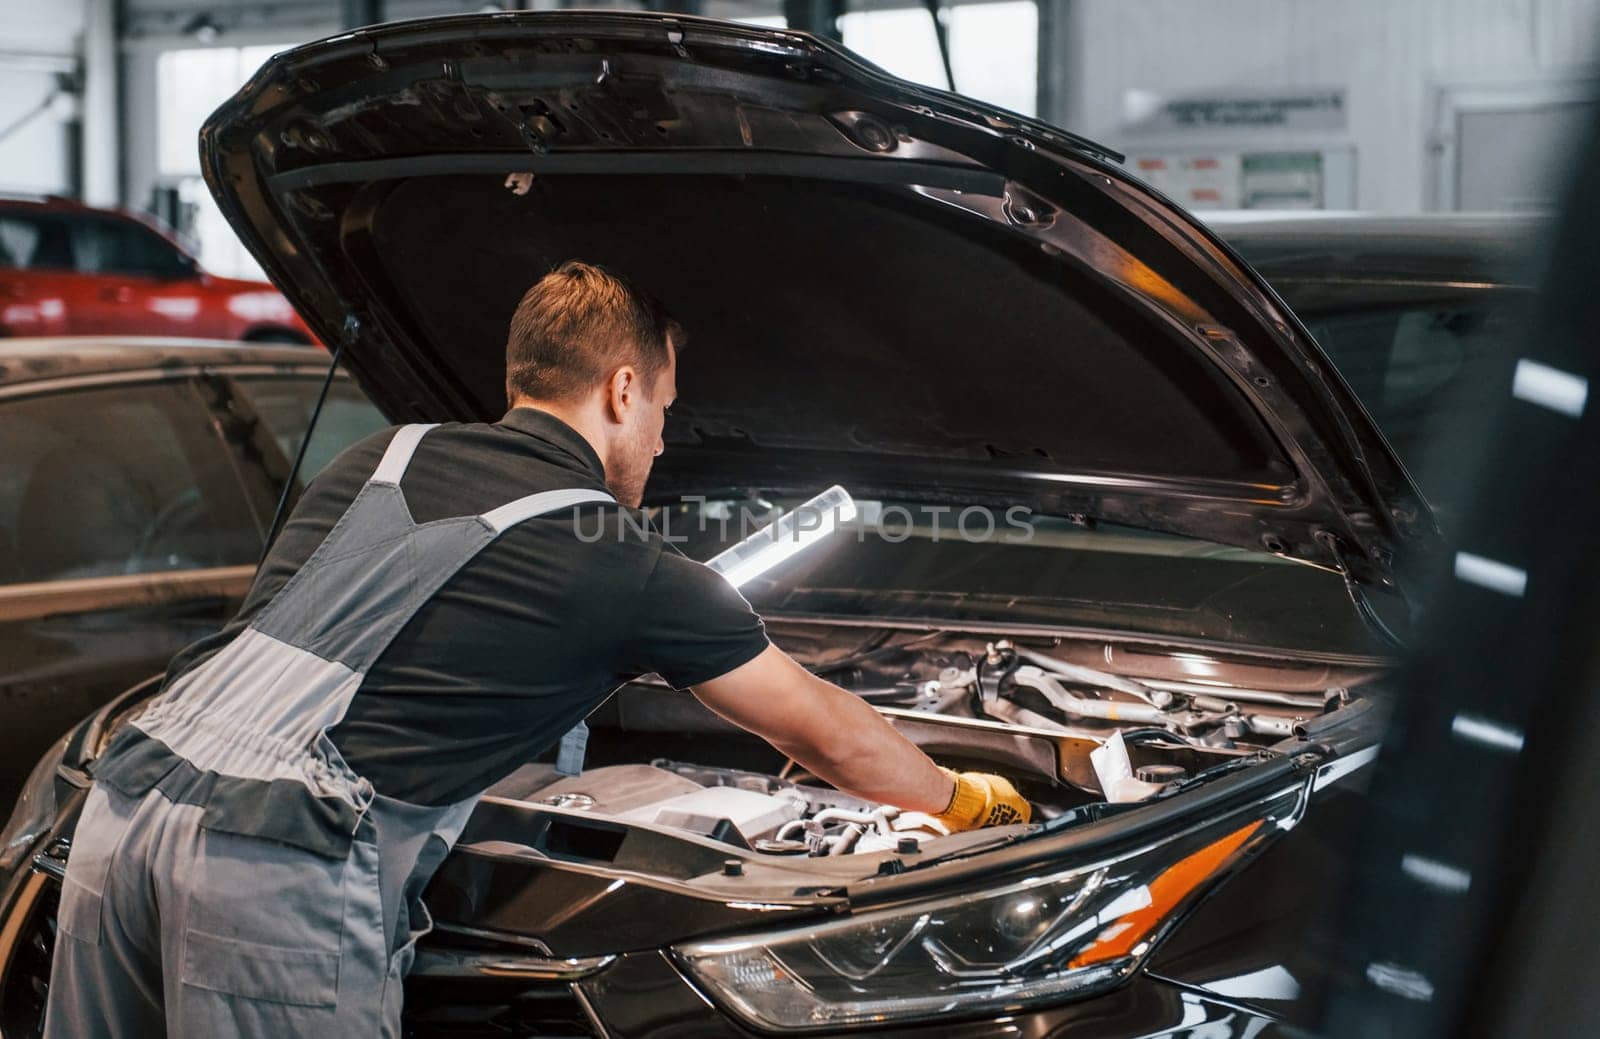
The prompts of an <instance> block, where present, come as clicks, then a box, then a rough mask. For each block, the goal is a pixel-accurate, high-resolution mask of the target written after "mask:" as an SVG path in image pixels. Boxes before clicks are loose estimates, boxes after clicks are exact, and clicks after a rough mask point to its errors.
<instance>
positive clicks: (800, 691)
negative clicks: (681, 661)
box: [695, 647, 954, 813]
mask: <svg viewBox="0 0 1600 1039" xmlns="http://www.w3.org/2000/svg"><path fill="white" fill-rule="evenodd" d="M695 695H696V696H698V697H699V698H700V700H701V701H702V702H704V703H705V704H706V706H708V707H710V708H711V709H712V710H714V711H716V712H717V713H718V714H720V715H722V716H723V717H725V718H727V719H728V720H729V721H731V722H733V723H734V724H736V725H738V726H740V727H742V728H745V729H748V730H749V731H751V732H753V733H755V734H756V735H758V736H761V737H762V738H763V739H765V740H766V741H767V742H769V743H771V744H772V745H773V746H774V747H777V748H778V749H779V750H781V751H783V752H784V753H785V754H788V755H789V756H790V757H792V758H794V759H795V760H796V761H797V762H799V763H800V764H801V765H803V766H805V767H806V768H807V769H809V770H810V771H811V772H812V773H813V774H814V775H816V776H817V777H818V778H820V779H823V780H826V781H827V782H829V783H831V784H832V785H834V786H836V787H838V788H839V789H840V790H843V791H845V792H846V793H850V794H854V795H855V796H857V797H861V798H865V799H866V800H869V801H879V802H882V803H884V804H892V805H895V806H896V807H899V808H905V809H909V810H912V811H919V812H935V813H936V812H942V811H944V809H945V808H946V807H947V806H948V805H949V804H950V798H951V793H952V791H953V789H954V785H953V783H952V781H951V779H950V777H949V776H947V775H946V774H945V773H943V772H941V771H940V770H939V768H938V766H936V765H935V764H934V763H933V761H932V760H930V759H929V757H928V756H927V755H926V754H924V753H923V752H922V751H921V750H920V749H919V748H918V747H917V745H916V744H914V743H912V742H911V741H910V740H908V739H906V738H905V736H903V735H901V733H900V732H899V731H897V730H896V729H895V728H894V726H892V725H890V724H889V721H888V719H886V718H884V716H883V715H881V714H879V713H878V712H877V711H875V710H873V709H872V706H871V705H870V704H868V703H866V701H864V700H862V699H861V698H860V697H858V696H855V695H853V694H851V693H848V692H846V691H845V690H843V689H840V688H839V687H838V686H836V685H833V684H832V683H831V682H826V681H823V680H822V679H820V678H818V677H816V676H815V675H813V674H811V673H810V672H809V671H807V670H805V668H803V667H801V666H800V665H799V664H797V663H795V662H794V661H793V660H791V659H790V658H789V657H788V655H787V654H785V653H783V651H781V650H779V649H777V648H776V647H771V648H769V649H768V650H767V651H766V652H765V653H763V654H762V655H761V656H759V657H757V658H756V659H755V660H752V661H751V662H750V663H748V664H746V665H744V666H743V667H740V668H737V669H735V670H734V671H732V672H730V673H729V674H727V675H724V676H723V677H721V678H719V679H716V680H714V681H711V682H707V683H704V684H702V685H700V686H697V687H696V689H695Z"/></svg>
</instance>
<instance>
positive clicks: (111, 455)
mask: <svg viewBox="0 0 1600 1039" xmlns="http://www.w3.org/2000/svg"><path fill="white" fill-rule="evenodd" d="M0 444H4V445H5V450H4V451H0V559H3V560H4V561H5V563H0V582H6V583H12V582H19V581H22V582H27V581H50V580H60V579H65V578H77V577H103V576H110V575H116V574H137V573H149V572H155V571H168V570H186V569H194V568H198V567H210V566H229V565H235V564H241V563H254V562H255V560H256V557H257V555H258V554H259V553H260V551H261V531H260V529H259V528H258V526H257V524H256V521H255V518H254V516H253V515H252V514H251V513H250V511H249V509H248V506H247V504H246V501H245V498H244V495H243V492H242V491H241V490H240V489H239V486H238V484H237V482H236V479H235V477H234V475H233V470H232V466H231V463H230V461H229V459H228V456H227V454H226V452H225V450H224V449H223V447H222V445H221V441H220V440H219V439H218V438H217V436H216V433H215V431H214V429H213V427H212V424H211V419H210V417H209V415H208V413H207V412H206V411H205V410H204V408H203V407H202V406H201V403H200V401H199V399H198V397H197V396H196V395H195V394H194V393H193V391H192V390H191V389H190V387H189V386H188V384H187V383H184V382H162V383H149V384H137V385H128V386H119V387H107V388H97V389H92V390H82V391H67V392H60V393H51V394H47V395H41V396H37V397H25V398H21V399H16V400H4V401H0Z"/></svg>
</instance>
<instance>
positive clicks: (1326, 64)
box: [1049, 0, 1600, 211]
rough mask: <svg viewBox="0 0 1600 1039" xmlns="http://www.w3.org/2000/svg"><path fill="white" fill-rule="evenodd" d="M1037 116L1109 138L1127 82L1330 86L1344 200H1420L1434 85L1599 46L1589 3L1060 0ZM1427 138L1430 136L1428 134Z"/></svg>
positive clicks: (1183, 86) (1513, 72) (1575, 72)
mask: <svg viewBox="0 0 1600 1039" xmlns="http://www.w3.org/2000/svg"><path fill="white" fill-rule="evenodd" d="M1065 3H1066V5H1067V9H1066V11H1064V12H1063V14H1064V15H1065V20H1068V21H1070V30H1069V31H1066V32H1064V33H1063V34H1062V38H1061V44H1060V46H1061V47H1062V48H1063V49H1064V50H1066V51H1067V53H1058V55H1057V56H1058V57H1059V58H1060V59H1061V62H1062V64H1061V73H1060V78H1059V80H1058V82H1060V83H1061V86H1062V90H1063V95H1064V96H1062V97H1061V98H1059V99H1058V100H1059V104H1060V107H1058V108H1057V109H1056V111H1054V112H1052V113H1049V114H1051V115H1053V116H1055V117H1056V118H1057V119H1058V121H1060V122H1061V123H1062V124H1063V125H1065V126H1066V127H1067V128H1068V129H1071V130H1074V131H1076V132H1079V133H1083V134H1085V135H1086V136H1088V137H1090V138H1092V139H1095V140H1098V141H1101V142H1103V143H1105V144H1108V145H1110V146H1112V147H1122V146H1124V145H1126V144H1127V143H1128V142H1127V141H1126V140H1125V135H1124V134H1123V131H1122V126H1123V105H1124V98H1125V96H1126V94H1127V92H1128V91H1130V90H1148V91H1154V92H1157V93H1162V94H1181V93H1183V92H1187V91H1212V92H1215V91H1220V90H1226V89H1227V88H1230V87H1240V88H1285V87H1287V88H1294V87H1305V88H1321V87H1330V86H1331V87H1342V88H1343V89H1344V91H1345V96H1346V105H1347V113H1348V131H1347V133H1346V136H1347V138H1348V142H1349V143H1351V144H1353V145H1354V147H1355V149H1356V192H1355V204H1356V205H1357V206H1358V207H1360V208H1362V209H1370V210H1383V211H1409V210H1418V209H1422V208H1425V206H1426V205H1427V204H1428V203H1429V202H1430V201H1431V199H1430V177H1431V176H1432V173H1433V170H1432V167H1431V160H1430V140H1429V137H1430V134H1431V133H1432V132H1433V130H1434V129H1435V122H1436V119H1435V110H1436V101H1437V98H1438V93H1439V90H1440V88H1441V87H1446V86H1452V85H1454V86H1461V85H1471V84H1489V83H1512V84H1526V83H1530V82H1542V81H1546V80H1548V81H1552V82H1554V81H1562V80H1567V81H1570V80H1572V79H1574V78H1577V77H1580V76H1582V75H1585V74H1586V73H1587V71H1588V70H1587V69H1586V68H1585V66H1587V65H1588V63H1590V62H1592V61H1593V60H1594V59H1595V57H1596V55H1597V53H1600V36H1597V35H1596V32H1595V30H1596V28H1597V27H1600V0H1065ZM1432 143H1434V144H1436V143H1437V142H1432Z"/></svg>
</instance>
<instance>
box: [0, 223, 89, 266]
mask: <svg viewBox="0 0 1600 1039" xmlns="http://www.w3.org/2000/svg"><path fill="white" fill-rule="evenodd" d="M0 267H18V268H21V269H23V270H54V271H69V270H71V269H72V243H71V241H70V240H69V238H68V236H67V225H66V222H65V221H64V220H61V219H59V218H58V217H53V216H45V215H42V214H41V215H37V216H35V215H33V214H21V213H0Z"/></svg>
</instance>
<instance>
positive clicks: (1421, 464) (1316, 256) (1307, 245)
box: [1209, 213, 1549, 528]
mask: <svg viewBox="0 0 1600 1039" xmlns="http://www.w3.org/2000/svg"><path fill="white" fill-rule="evenodd" d="M1209 223H1210V224H1211V226H1212V227H1213V228H1214V229H1215V230H1216V231H1217V232H1218V233H1220V234H1221V235H1222V237H1223V239H1224V240H1225V241H1227V243H1228V244H1229V245H1231V246H1233V248H1235V249H1236V250H1238V252H1239V254H1240V255H1241V256H1243V257H1244V258H1245V259H1246V260H1247V261H1249V263H1250V265H1251V266H1253V267H1254V268H1255V269H1256V271H1257V273H1259V274H1260V275H1261V276H1262V277H1263V278H1265V279H1266V280H1267V283H1268V284H1269V285H1271V286H1272V287H1273V289H1275V290H1276V291H1277V293H1278V295H1279V296H1280V297H1282V299H1283V301H1284V302H1285V303H1287V304H1288V305H1289V307H1290V309H1292V310H1293V311H1294V312H1295V313H1296V314H1297V315H1299V317H1300V319H1301V320H1302V321H1304V322H1305V323H1306V328H1307V329H1308V330H1309V331H1310V332H1311V334H1312V336H1313V337H1314V338H1315V339H1316V340H1317V342H1318V344H1320V345H1321V346H1322V349H1323V350H1324V351H1326V352H1327V355H1328V358H1329V359H1330V360H1332V361H1333V363H1334V366H1335V367H1336V368H1338V369H1339V373H1340V374H1341V375H1342V376H1344V379H1345V381H1346V382H1347V383H1349V385H1350V387H1351V389H1353V390H1355V392H1356V396H1357V397H1359V398H1361V402H1362V403H1363V404H1364V405H1366V408H1367V410H1368V411H1369V412H1371V414H1372V417H1373V419H1374V420H1376V422H1377V424H1378V428H1379V429H1380V430H1382V431H1383V433H1384V435H1385V436H1387V437H1388V439H1389V442H1390V443H1391V444H1392V445H1394V449H1395V451H1396V452H1397V453H1398V454H1399V455H1400V460H1401V461H1402V462H1404V463H1405V465H1406V467H1407V469H1408V470H1409V471H1410V472H1411V475H1412V476H1413V477H1414V478H1415V479H1416V480H1417V483H1418V484H1419V485H1420V486H1421V489H1422V491H1423V493H1424V494H1425V495H1427V497H1428V499H1429V502H1430V504H1432V505H1433V506H1434V508H1435V513H1436V515H1437V516H1438V517H1439V519H1440V522H1441V523H1442V524H1443V525H1444V526H1446V528H1449V527H1452V526H1454V525H1455V523H1456V521H1457V519H1458V517H1459V513H1460V508H1461V504H1460V498H1461V496H1462V495H1463V494H1464V493H1465V491H1466V490H1467V489H1468V488H1469V487H1470V483H1471V476H1472V469H1473V467H1474V466H1475V465H1476V464H1477V460H1478V459H1480V458H1481V457H1482V456H1483V451H1482V450H1481V447H1480V445H1478V443H1477V441H1478V440H1479V439H1480V438H1481V437H1482V435H1483V434H1484V431H1485V429H1486V427H1485V423H1484V415H1485V414H1486V412H1487V411H1488V409H1489V408H1491V407H1492V406H1493V405H1495V404H1497V403H1498V401H1499V395H1500V387H1501V385H1502V384H1503V379H1502V376H1503V375H1504V374H1505V373H1504V372H1502V371H1501V370H1500V369H1501V368H1502V367H1504V365H1505V363H1506V356H1507V354H1508V349H1507V348H1508V347H1509V345H1510V344H1512V343H1514V342H1520V341H1521V340H1522V339H1523V338H1524V337H1526V336H1527V334H1528V330H1529V329H1530V328H1531V327H1533V324H1534V320H1535V317H1536V315H1537V311H1536V310H1535V300H1534V285H1535V284H1536V283H1537V282H1538V280H1539V272H1538V270H1537V268H1536V263H1535V262H1534V257H1535V254H1536V253H1537V250H1538V248H1539V246H1540V244H1541V242H1542V239H1543V238H1544V237H1545V235H1546V233H1547V232H1548V223H1549V222H1548V221H1547V220H1546V219H1544V218H1541V217H1536V216H1527V215H1509V214H1507V215H1490V214H1457V213H1437V214H1428V215H1423V216H1408V217H1392V216H1364V215H1354V214H1338V215H1331V214H1329V215H1317V216H1298V217H1293V216H1282V217H1274V218H1269V219H1260V218H1244V217H1243V216H1242V215H1235V216H1232V217H1225V218H1213V219H1212V220H1210V221H1209Z"/></svg>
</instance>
